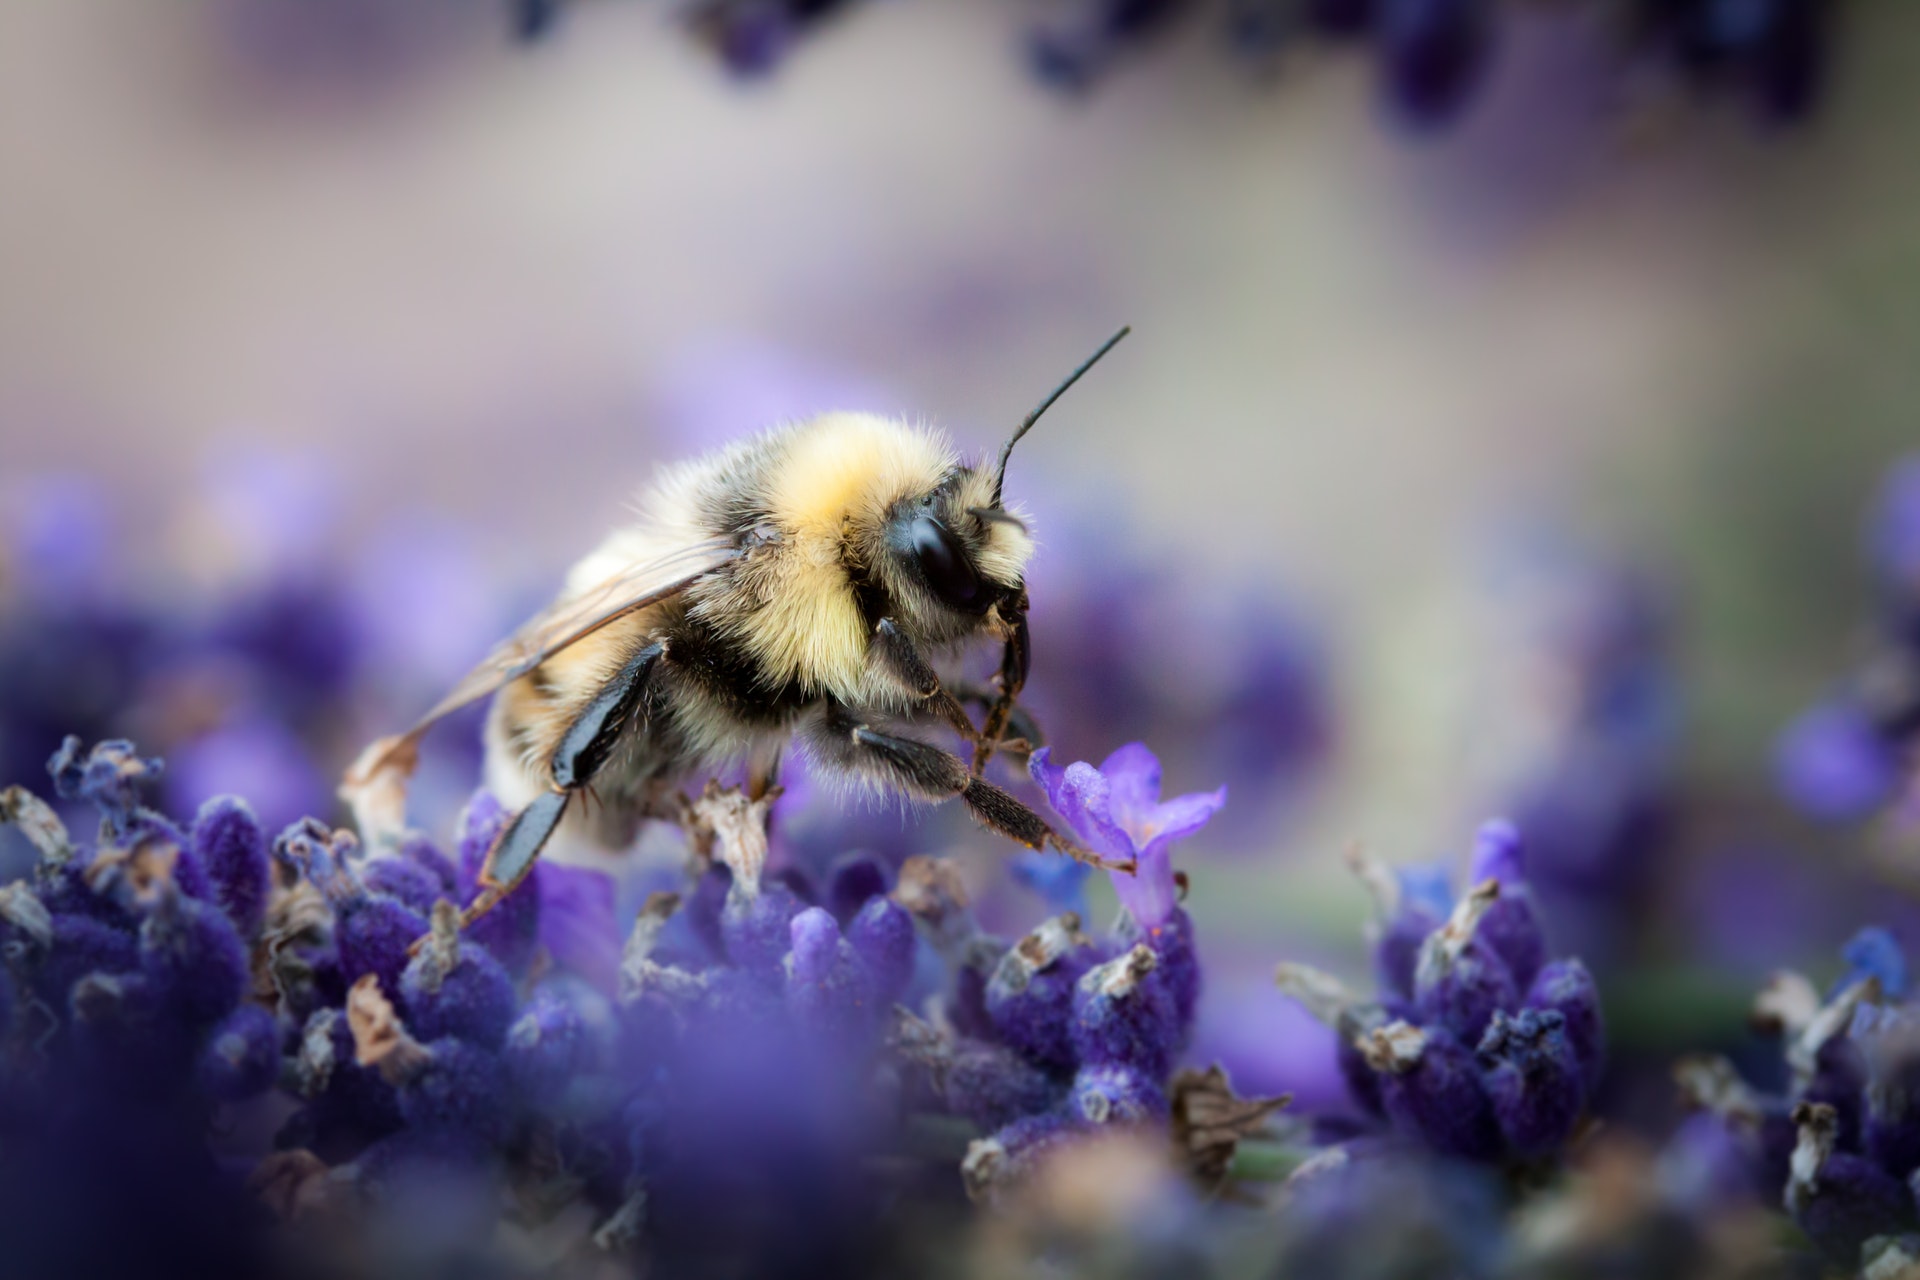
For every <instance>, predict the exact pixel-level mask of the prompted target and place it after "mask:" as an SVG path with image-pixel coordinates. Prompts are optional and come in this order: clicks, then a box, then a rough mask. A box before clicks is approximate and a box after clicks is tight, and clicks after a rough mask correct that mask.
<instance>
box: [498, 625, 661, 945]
mask: <svg viewBox="0 0 1920 1280" xmlns="http://www.w3.org/2000/svg"><path fill="white" fill-rule="evenodd" d="M666 652H667V647H666V645H664V644H660V643H655V644H650V645H648V646H647V647H646V648H644V649H641V650H640V651H639V652H638V653H636V654H634V655H633V656H632V657H631V658H629V659H627V661H626V662H625V663H623V664H622V665H621V667H620V669H619V670H618V671H617V672H615V673H614V675H613V678H612V679H610V680H608V681H607V683H606V684H604V685H603V686H601V688H600V691H599V692H598V693H596V694H594V695H593V697H592V699H591V700H589V701H588V703H587V704H586V706H584V707H582V708H581V709H580V713H579V714H578V715H576V716H575V717H574V719H573V722H572V723H571V724H569V725H568V726H567V728H566V732H564V733H562V734H561V735H560V743H559V745H558V746H556V747H555V748H554V749H553V755H552V756H551V757H550V758H549V760H548V763H547V772H548V776H549V778H550V781H551V786H550V788H549V789H548V790H547V791H544V792H542V793H541V794H540V795H539V796H538V797H536V798H535V799H534V801H533V803H532V804H529V805H528V806H527V807H526V808H524V809H522V810H521V811H520V812H518V813H516V814H514V815H513V820H512V821H511V822H509V823H508V824H507V827H506V830H504V831H502V832H501V833H500V836H499V838H498V839H497V840H495V841H494V842H493V847H492V848H491V849H489V850H487V860H486V862H485V863H484V864H483V865H482V866H481V868H480V892H479V894H478V895H476V896H475V898H474V900H473V902H472V903H470V904H469V905H468V906H467V909H466V911H465V912H463V913H462V915H461V923H462V924H472V923H473V922H474V921H475V920H478V919H479V918H480V917H481V916H483V915H485V914H486V913H487V912H488V911H491V910H492V909H493V908H494V906H495V905H496V904H498V903H499V901H500V900H501V899H502V898H504V897H506V896H507V895H508V894H509V893H511V892H513V890H514V887H515V886H516V885H518V884H519V883H520V882H521V881H522V880H525V879H526V878H527V876H528V875H529V874H531V873H532V871H533V864H534V862H535V861H536V860H538V858H539V857H540V850H541V849H543V848H545V847H546V843H547V841H548V840H549V839H550V838H551V837H552V836H553V832H554V829H555V828H556V827H558V826H559V825H560V820H561V819H562V818H563V817H565V816H566V813H567V809H568V807H569V806H570V805H571V804H572V802H573V798H574V797H575V796H576V795H578V794H579V793H580V792H581V791H582V790H584V789H585V788H586V786H587V785H588V784H589V783H591V782H592V781H593V779H594V775H596V774H597V773H599V772H600V770H601V768H603V767H604V766H605V765H606V763H607V760H608V759H609V758H610V757H611V756H612V755H613V752H614V748H615V747H617V746H618V745H619V743H620V738H621V735H622V734H624V733H625V732H626V730H627V726H628V725H629V724H630V723H631V722H632V720H633V718H634V716H635V714H636V713H637V712H638V711H639V710H640V707H641V704H642V703H643V702H644V701H645V700H646V696H647V684H648V681H649V679H650V678H651V677H652V675H653V673H654V672H655V671H656V670H658V669H659V666H660V663H661V661H662V660H663V659H664V658H665V656H666Z"/></svg>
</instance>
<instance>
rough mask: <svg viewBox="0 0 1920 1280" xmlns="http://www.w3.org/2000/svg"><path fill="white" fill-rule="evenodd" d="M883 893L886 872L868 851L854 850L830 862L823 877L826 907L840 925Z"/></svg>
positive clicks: (884, 892) (885, 890) (885, 884)
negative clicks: (828, 869) (832, 862)
mask: <svg viewBox="0 0 1920 1280" xmlns="http://www.w3.org/2000/svg"><path fill="white" fill-rule="evenodd" d="M886 892H887V872H886V869H885V868H884V867H882V866H881V865H880V860H879V859H878V858H875V857H873V856H872V855H871V854H865V853H855V854H849V855H848V856H846V857H844V858H842V859H840V860H839V861H838V862H836V863H834V864H833V870H832V872H830V873H829V875H828V876H827V901H826V908H827V910H829V911H831V912H833V918H834V919H836V920H838V921H840V923H841V924H842V925H845V924H847V923H848V922H849V921H851V920H852V919H853V918H854V916H856V915H858V914H859V913H860V910H861V908H863V907H865V906H866V905H867V903H868V902H869V901H871V900H872V899H874V898H878V897H883V896H884V895H885V894H886Z"/></svg>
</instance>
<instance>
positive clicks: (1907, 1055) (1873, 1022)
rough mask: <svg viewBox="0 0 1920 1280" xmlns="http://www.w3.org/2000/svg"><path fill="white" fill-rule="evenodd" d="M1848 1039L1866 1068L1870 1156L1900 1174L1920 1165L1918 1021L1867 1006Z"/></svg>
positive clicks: (1909, 1014) (1906, 1013)
mask: <svg viewBox="0 0 1920 1280" xmlns="http://www.w3.org/2000/svg"><path fill="white" fill-rule="evenodd" d="M1849 1038H1850V1039H1851V1040H1852V1041H1853V1042H1854V1043H1855V1044H1856V1045H1858V1046H1859V1049H1860V1053H1861V1057H1862V1059H1863V1060H1864V1061H1865V1064H1866V1068H1867V1076H1868V1079H1867V1087H1866V1121H1865V1133H1864V1135H1863V1145H1864V1147H1865V1149H1866V1153H1867V1154H1868V1155H1869V1156H1871V1157H1872V1158H1873V1159H1874V1160H1875V1161H1877V1162H1878V1163H1879V1165H1880V1167H1881V1168H1882V1169H1885V1170H1886V1171H1887V1172H1888V1173H1891V1174H1894V1175H1895V1176H1902V1175H1904V1174H1905V1173H1906V1172H1907V1171H1908V1170H1910V1169H1913V1168H1915V1167H1916V1166H1920V1018H1916V1017H1915V1015H1914V1012H1913V1011H1912V1010H1910V1009H1908V1008H1906V1007H1903V1006H1894V1007H1886V1006H1878V1005H1863V1006H1861V1007H1860V1008H1859V1009H1858V1010H1856V1011H1855V1013H1854V1017H1853V1027H1852V1029H1851V1031H1850V1032H1849Z"/></svg>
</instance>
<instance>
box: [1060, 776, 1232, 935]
mask: <svg viewBox="0 0 1920 1280" xmlns="http://www.w3.org/2000/svg"><path fill="white" fill-rule="evenodd" d="M1027 770H1028V772H1029V773H1031V774H1032V775H1033V779H1034V781H1035V782H1038V783H1039V784H1040V787H1041V790H1043V791H1045V792H1046V793H1047V803H1048V804H1050V805H1052V806H1053V809H1054V812H1056V813H1058V814H1059V815H1060V816H1061V817H1063V818H1065V819H1066V820H1067V825H1068V826H1070V827H1072V828H1073V831H1074V834H1075V835H1077V836H1079V837H1080V839H1082V840H1083V841H1085V842H1086V843H1087V844H1088V845H1089V846H1091V847H1092V848H1093V850H1094V852H1096V853H1099V854H1102V855H1104V856H1106V857H1109V858H1118V859H1128V858H1131V859H1133V860H1134V863H1135V867H1134V873H1133V874H1132V875H1125V874H1121V873H1118V872H1116V873H1114V875H1113V887H1114V892H1115V893H1117V894H1118V895H1119V897H1120V903H1121V905H1122V906H1124V907H1126V909H1127V910H1128V912H1129V913H1131V914H1132V916H1133V918H1134V921H1135V922H1136V923H1137V924H1139V925H1140V926H1141V927H1142V928H1146V929H1151V928H1154V927H1156V926H1158V925H1161V924H1164V923H1165V922H1166V921H1167V919H1168V918H1169V917H1171V916H1172V915H1173V913H1174V910H1175V909H1176V908H1177V907H1178V906H1179V902H1180V896H1179V889H1178V887H1177V886H1176V885H1175V883H1174V877H1173V863H1172V861H1171V859H1170V858H1169V856H1168V850H1169V849H1170V848H1171V847H1172V845H1173V842H1174V841H1176V840H1181V839H1184V838H1186V837H1187V836H1190V835H1192V834H1193V833H1194V832H1196V831H1198V830H1199V829H1200V828H1201V827H1203V826H1205V825H1206V824H1207V820H1208V819H1209V818H1211V817H1213V815H1214V814H1216V813H1218V812H1219V811H1220V807H1221V806H1222V805H1224V804H1226V802H1227V789H1226V788H1225V787H1221V788H1220V789H1219V790H1218V791H1196V792H1191V793H1189V794H1187V795H1183V796H1175V797H1174V798H1173V799H1171V800H1166V801H1162V800H1161V799H1160V761H1159V759H1158V758H1157V757H1155V756H1154V754H1153V752H1151V751H1149V750H1147V748H1146V746H1145V745H1144V744H1142V743H1138V742H1133V743H1129V744H1127V745H1126V746H1124V747H1121V748H1120V749H1119V750H1118V751H1116V752H1114V753H1113V754H1112V755H1110V756H1108V757H1107V758H1106V759H1105V760H1103V761H1101V762H1100V767H1099V768H1098V769H1096V768H1094V767H1093V766H1092V765H1090V764H1088V763H1086V762H1085V761H1084V760H1076V761H1075V762H1074V763H1072V764H1070V765H1067V766H1066V767H1065V768H1061V767H1060V766H1058V765H1056V764H1054V763H1053V757H1052V754H1051V752H1050V751H1048V749H1047V748H1045V747H1042V748H1041V749H1040V750H1038V751H1036V752H1034V753H1033V757H1032V759H1031V760H1029V761H1028V764H1027Z"/></svg>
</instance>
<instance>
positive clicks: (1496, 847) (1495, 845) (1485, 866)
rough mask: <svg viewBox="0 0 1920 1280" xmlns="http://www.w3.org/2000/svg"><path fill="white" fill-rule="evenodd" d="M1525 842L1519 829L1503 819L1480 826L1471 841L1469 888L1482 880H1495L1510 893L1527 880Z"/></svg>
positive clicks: (1468, 874)
mask: <svg viewBox="0 0 1920 1280" xmlns="http://www.w3.org/2000/svg"><path fill="white" fill-rule="evenodd" d="M1526 853H1527V850H1526V842H1525V841H1523V840H1522V839H1521V838H1520V829H1519V828H1518V827H1516V826H1514V825H1513V824H1512V823H1511V822H1509V821H1507V820H1506V819H1505V818H1495V819H1493V820H1492V821H1490V822H1485V823H1482V824H1481V826H1480V830H1479V832H1478V833H1477V834H1476V835H1475V836H1474V838H1473V862H1472V863H1471V864H1470V866H1471V870H1470V871H1469V872H1468V873H1467V885H1468V887H1469V888H1471V887H1472V886H1474V885H1476V884H1480V883H1482V882H1483V881H1486V880H1498V881H1499V882H1500V887H1501V888H1503V889H1511V888H1513V887H1514V886H1515V885H1517V884H1522V883H1524V882H1525V881H1526V878H1527V858H1526Z"/></svg>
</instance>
